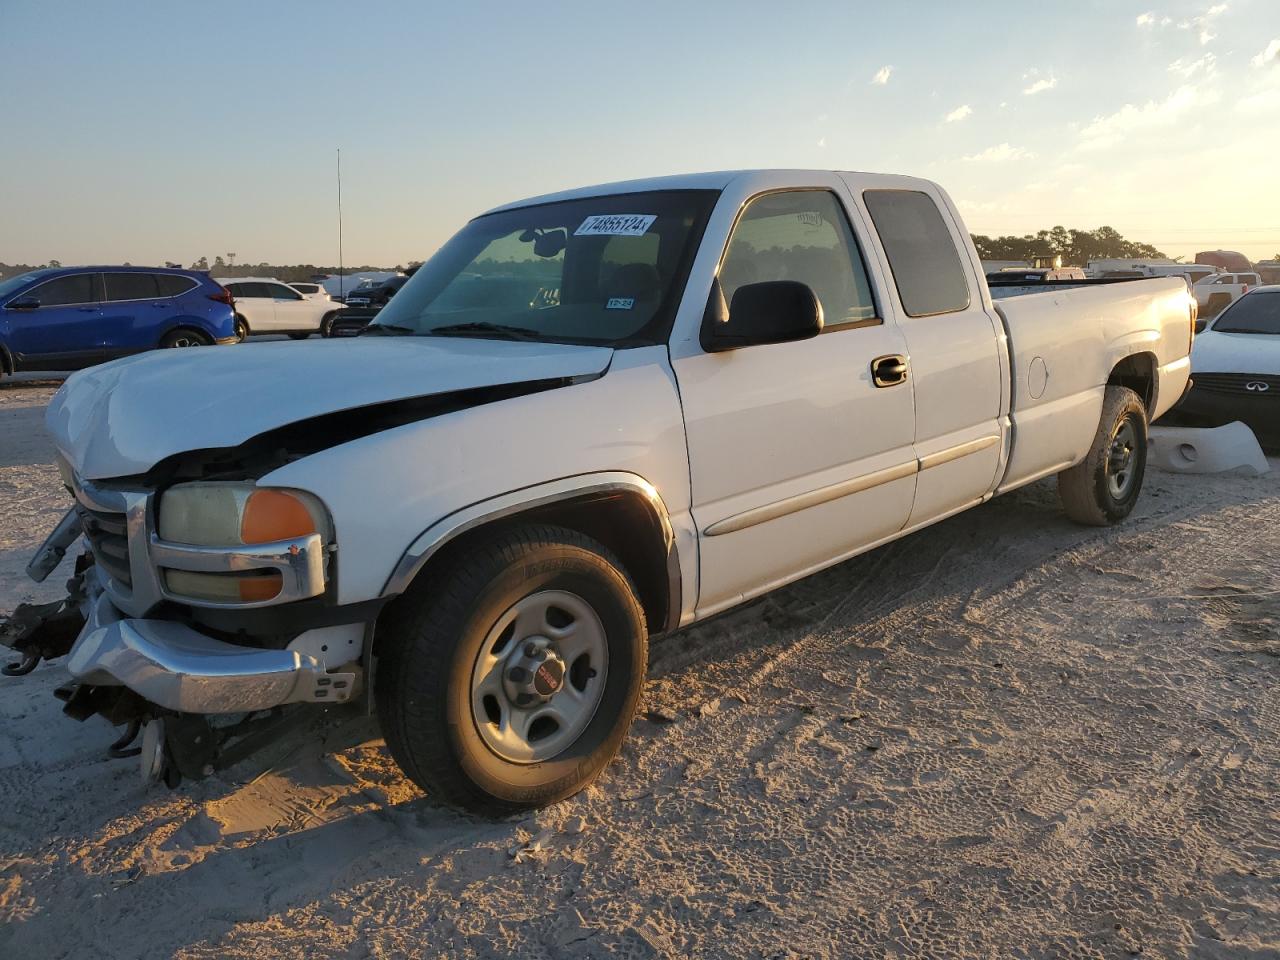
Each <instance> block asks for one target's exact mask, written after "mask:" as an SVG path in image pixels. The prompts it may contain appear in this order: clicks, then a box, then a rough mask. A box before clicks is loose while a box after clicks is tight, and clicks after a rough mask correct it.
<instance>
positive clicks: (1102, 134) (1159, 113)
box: [1078, 84, 1217, 150]
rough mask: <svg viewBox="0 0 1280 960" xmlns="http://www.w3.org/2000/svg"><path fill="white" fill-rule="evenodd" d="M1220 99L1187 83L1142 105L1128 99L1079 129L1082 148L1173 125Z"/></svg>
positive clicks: (1103, 145) (1101, 146)
mask: <svg viewBox="0 0 1280 960" xmlns="http://www.w3.org/2000/svg"><path fill="white" fill-rule="evenodd" d="M1215 99H1217V98H1216V96H1213V95H1211V94H1207V93H1205V92H1204V91H1202V90H1200V89H1199V88H1198V87H1195V86H1193V85H1191V84H1184V85H1183V86H1181V87H1179V88H1178V89H1177V90H1175V91H1173V93H1171V94H1169V96H1168V97H1166V98H1165V99H1164V100H1159V101H1157V100H1148V101H1147V102H1146V103H1144V104H1142V105H1141V106H1135V105H1134V104H1132V103H1126V104H1125V105H1124V106H1123V107H1121V108H1120V109H1119V110H1117V111H1116V112H1115V113H1112V114H1108V115H1107V116H1101V117H1094V119H1093V122H1092V123H1090V124H1089V125H1088V126H1086V127H1085V128H1084V129H1083V130H1081V131H1080V143H1079V144H1078V149H1080V150H1103V149H1105V148H1107V147H1111V146H1114V145H1115V144H1117V143H1120V142H1121V141H1123V140H1125V139H1127V138H1128V137H1130V136H1131V135H1133V134H1136V133H1143V132H1146V131H1149V130H1159V129H1163V128H1165V127H1170V126H1173V125H1174V124H1176V123H1177V122H1179V121H1180V120H1182V118H1183V117H1184V116H1186V114H1188V113H1190V112H1191V111H1193V110H1197V109H1199V108H1200V107H1202V106H1204V105H1205V104H1206V103H1209V102H1211V101H1212V100H1215Z"/></svg>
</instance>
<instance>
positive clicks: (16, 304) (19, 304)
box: [6, 297, 40, 310]
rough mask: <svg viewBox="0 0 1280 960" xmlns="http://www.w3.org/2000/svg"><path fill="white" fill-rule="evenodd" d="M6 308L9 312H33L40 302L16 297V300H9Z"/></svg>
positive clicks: (30, 298)
mask: <svg viewBox="0 0 1280 960" xmlns="http://www.w3.org/2000/svg"><path fill="white" fill-rule="evenodd" d="M6 306H7V307H8V308H9V309H10V310H34V309H36V307H38V306H40V301H39V300H37V299H36V298H35V297H18V299H17V300H10V301H9V302H8V303H7V304H6Z"/></svg>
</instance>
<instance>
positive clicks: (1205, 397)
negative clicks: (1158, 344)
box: [1172, 285, 1280, 446]
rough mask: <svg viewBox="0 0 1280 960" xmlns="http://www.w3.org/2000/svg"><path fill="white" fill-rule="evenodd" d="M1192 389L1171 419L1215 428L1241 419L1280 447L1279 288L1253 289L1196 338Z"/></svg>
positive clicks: (1272, 444) (1269, 442)
mask: <svg viewBox="0 0 1280 960" xmlns="http://www.w3.org/2000/svg"><path fill="white" fill-rule="evenodd" d="M1191 379H1192V382H1193V385H1192V387H1191V390H1190V392H1189V393H1188V394H1187V396H1186V398H1185V399H1184V400H1183V401H1182V403H1180V404H1178V406H1177V408H1176V409H1175V410H1174V411H1173V417H1172V419H1174V420H1176V421H1178V422H1181V423H1185V424H1188V425H1190V426H1205V427H1216V426H1221V425H1222V424H1224V423H1231V422H1232V421H1234V420H1240V421H1243V422H1244V423H1247V424H1248V425H1249V426H1250V427H1251V428H1252V429H1253V432H1254V433H1256V434H1257V435H1258V439H1259V440H1261V441H1262V442H1263V443H1264V444H1266V445H1268V446H1276V445H1280V285H1277V286H1266V287H1254V288H1253V289H1252V290H1250V291H1249V292H1248V293H1247V294H1245V295H1244V296H1242V297H1240V298H1239V299H1238V300H1236V301H1235V303H1233V304H1231V306H1229V307H1227V309H1225V310H1224V311H1222V313H1220V314H1219V315H1218V317H1217V318H1216V319H1215V320H1213V321H1212V322H1211V323H1210V324H1209V326H1208V328H1207V329H1206V330H1205V331H1204V332H1203V333H1201V334H1199V335H1198V336H1197V337H1196V341H1195V346H1194V347H1193V348H1192V351H1191Z"/></svg>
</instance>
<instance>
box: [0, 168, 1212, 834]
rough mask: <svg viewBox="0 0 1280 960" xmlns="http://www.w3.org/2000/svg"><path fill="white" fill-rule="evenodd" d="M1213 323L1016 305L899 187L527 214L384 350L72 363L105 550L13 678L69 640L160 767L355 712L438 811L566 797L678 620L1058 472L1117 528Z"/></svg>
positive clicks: (87, 496)
mask: <svg viewBox="0 0 1280 960" xmlns="http://www.w3.org/2000/svg"><path fill="white" fill-rule="evenodd" d="M1194 323H1195V305H1194V303H1193V302H1192V300H1191V298H1190V296H1189V294H1188V292H1187V287H1186V284H1185V282H1184V281H1183V280H1182V279H1181V278H1172V279H1155V280H1136V281H1131V282H1125V283H1098V284H1089V283H1082V284H1080V285H1077V286H1073V287H1071V288H1069V289H1053V290H1048V291H1046V292H1043V293H1038V294H1034V295H1028V296H1018V297H1009V298H1006V299H1001V300H999V301H998V302H995V301H993V300H992V297H991V294H990V291H989V290H988V288H987V284H986V282H985V279H984V277H983V273H982V270H981V265H980V263H979V260H978V256H977V254H976V253H975V251H974V248H973V245H972V244H971V242H970V240H969V235H968V233H967V232H966V230H965V228H964V225H963V223H962V221H961V218H960V215H959V214H958V212H957V211H956V208H955V206H954V204H953V203H952V202H951V200H950V199H949V198H948V196H947V195H946V193H944V192H943V191H942V190H941V189H940V188H939V187H938V186H936V185H935V184H933V183H930V182H927V181H924V180H918V179H912V178H908V177H900V176H881V175H871V174H861V173H843V172H823V171H794V170H787V171H772V170H765V171H750V172H735V173H709V174H698V175H691V176H679V177H667V178H662V179H654V180H645V181H638V182H631V183H620V184H613V185H609V186H598V187H589V188H586V189H581V190H574V191H570V192H567V193H561V194H556V195H553V196H545V197H538V198H535V199H531V200H525V201H521V202H519V203H513V204H510V205H508V206H504V207H500V208H498V209H496V210H492V211H490V212H489V213H486V214H484V215H482V216H479V217H476V218H475V219H474V220H472V221H471V222H470V223H468V224H467V225H466V226H465V227H464V228H463V229H462V230H461V232H459V233H458V234H457V235H456V236H455V237H453V239H452V240H450V241H449V242H448V243H447V244H445V245H444V246H443V247H442V248H441V249H440V251H439V252H438V253H437V254H436V255H435V256H434V257H432V258H431V259H430V260H429V261H428V262H427V263H426V264H425V265H424V266H423V267H422V268H421V269H420V270H419V271H418V272H417V273H416V274H415V275H414V276H413V277H412V279H410V280H409V281H408V283H406V284H405V286H404V288H403V290H401V292H400V293H399V294H398V295H397V296H396V297H395V299H394V300H393V301H391V303H390V304H388V306H387V307H386V308H385V309H384V310H383V311H382V312H381V313H380V314H379V315H378V318H377V321H376V322H375V323H374V324H373V325H371V326H370V328H369V329H368V331H367V332H366V333H365V334H364V335H362V336H360V337H359V338H356V339H354V340H349V341H309V342H307V343H303V344H292V343H291V344H273V343H265V344H258V345H253V346H245V347H241V348H237V349H235V350H210V351H203V350H193V351H183V352H167V353H165V354H163V355H155V356H141V357H135V358H129V359H125V360H120V361H117V362H114V363H110V364H107V365H105V366H101V367H97V368H95V369H92V370H87V371H84V372H81V373H77V374H75V375H74V376H72V377H71V378H70V379H69V380H67V382H66V384H65V385H64V386H63V387H62V389H61V390H60V391H59V392H58V394H57V396H56V397H55V398H54V400H53V402H52V404H51V405H50V408H49V412H48V427H49V430H50V432H51V434H52V436H53V439H54V441H55V443H56V446H57V450H58V466H59V468H60V470H61V473H62V478H63V480H64V481H65V484H66V487H67V489H68V491H69V494H70V496H71V497H73V498H74V499H73V504H72V507H71V509H70V510H69V511H68V513H67V515H66V517H65V519H64V520H63V521H62V522H61V524H60V525H59V526H58V527H57V528H56V529H55V530H54V531H53V532H52V533H51V534H50V536H49V539H48V540H47V541H46V543H45V545H44V546H43V547H42V548H41V549H40V551H39V552H38V553H37V554H36V556H35V558H34V559H33V560H32V562H31V565H30V567H29V572H30V574H31V575H32V576H33V577H34V578H35V579H37V580H39V579H41V578H43V577H46V576H48V575H49V574H50V573H51V572H52V571H53V570H54V569H55V568H56V567H57V566H58V564H59V561H60V559H61V557H62V556H63V554H64V553H65V552H66V551H67V550H69V549H70V548H71V547H72V546H73V544H74V543H75V542H76V541H77V540H81V539H82V540H83V543H84V546H85V548H86V549H85V551H84V553H83V554H82V555H81V556H80V557H79V559H78V560H77V561H76V564H75V570H74V575H73V577H72V579H71V580H70V582H69V594H68V596H67V598H66V599H65V600H64V601H62V602H61V603H59V604H56V605H49V606H46V607H29V606H28V607H22V608H19V610H18V611H16V612H15V614H14V615H13V617H12V618H11V620H10V622H9V623H8V625H7V626H6V627H4V628H3V629H2V630H0V633H2V634H3V635H4V638H5V641H6V642H7V643H8V645H9V646H12V647H14V648H15V650H16V651H17V652H18V654H19V655H20V659H19V660H18V661H16V662H15V663H13V664H11V665H10V666H9V667H8V668H7V670H8V672H10V673H12V674H21V673H24V672H29V671H30V670H31V669H32V668H33V667H34V666H35V665H36V664H38V663H39V661H40V660H41V658H52V657H56V656H63V655H65V656H66V658H67V659H66V664H67V667H68V669H69V672H70V682H69V683H68V684H66V685H65V686H64V687H62V688H60V690H59V695H60V696H61V697H62V699H64V700H65V701H66V711H67V712H68V713H70V714H71V715H72V716H74V717H77V718H79V719H85V718H87V717H89V716H92V715H94V714H100V715H102V716H104V717H106V718H107V719H108V720H109V721H111V722H112V723H114V724H117V725H120V726H122V727H124V733H123V735H122V736H121V738H120V739H119V741H117V743H116V744H114V745H113V750H114V752H115V753H117V754H128V753H134V752H138V751H140V753H141V758H142V760H141V762H142V765H143V772H144V775H146V776H149V777H154V778H158V779H164V780H166V781H167V782H169V783H170V784H174V783H176V782H177V781H178V780H179V779H180V778H181V777H183V776H188V777H199V776H201V775H203V774H207V773H208V772H210V771H211V770H214V769H219V768H220V767H221V766H222V765H225V764H226V763H229V762H230V761H231V760H232V759H234V758H238V757H240V756H243V755H244V752H245V749H244V744H245V743H246V742H250V743H252V742H262V740H263V738H264V737H266V738H268V739H269V737H270V736H271V734H270V731H271V730H272V729H273V727H272V724H274V723H283V722H285V720H284V719H282V718H287V717H288V715H289V714H290V713H295V714H296V711H297V709H299V708H290V709H288V710H286V709H283V708H285V707H286V705H292V704H312V705H326V704H329V705H333V704H339V703H345V704H347V705H348V706H349V707H350V706H352V705H356V706H359V705H365V706H366V707H367V709H369V710H371V711H373V712H375V713H376V715H377V717H378V720H379V723H380V726H381V729H382V731H383V733H384V735H385V737H386V741H387V745H388V747H389V749H390V752H391V754H392V756H393V757H394V758H395V760H396V761H397V762H398V763H399V764H400V766H401V767H402V768H403V770H404V772H405V773H406V774H407V775H408V776H409V777H410V778H412V779H413V780H414V781H416V782H417V783H418V784H420V785H421V786H422V787H423V788H424V789H425V790H426V791H427V792H428V794H429V795H430V796H432V797H434V798H436V799H437V800H440V801H442V802H447V803H452V804H456V805H459V806H462V807H465V808H468V809H471V810H474V811H478V812H482V813H489V814H496V813H504V812H508V811H512V810H518V809H521V808H528V807H534V806H538V805H542V804H547V803H550V802H553V801H556V800H558V799H561V798H563V797H566V796H569V795H571V794H573V793H574V792H575V791H578V790H581V789H582V788H583V787H584V786H585V785H586V784H588V783H589V782H591V780H592V779H593V778H594V777H596V776H597V775H598V774H599V773H600V771H601V770H602V769H603V768H604V766H605V765H606V764H607V763H608V762H609V761H610V759H611V758H612V757H613V756H614V755H615V753H616V752H617V750H618V749H619V746H620V744H621V743H622V740H623V738H624V737H625V735H626V733H627V729H628V727H629V725H630V723H631V719H632V715H633V713H634V712H635V709H636V705H637V702H638V700H639V698H640V695H641V687H642V684H643V681H644V677H645V670H646V658H647V644H648V640H649V638H650V637H651V636H653V635H654V634H659V633H663V632H666V631H672V630H676V629H679V628H681V627H685V626H687V625H689V624H692V623H695V622H697V621H699V620H702V619H704V618H706V617H709V616H712V615H713V614H716V613H718V612H720V611H722V610H725V609H727V608H729V607H732V606H734V605H735V604H739V603H742V602H743V601H745V600H747V599H749V598H751V597H754V596H757V595H758V594H761V593H763V592H765V591H767V590H771V589H773V588H775V587H778V586H779V585H781V584H785V583H787V582H789V581H792V580H795V579H797V578H799V577H803V576H805V575H807V574H810V573H813V572H814V571H816V570H820V569H822V568H823V567H826V566H828V565H830V564H834V563H839V562H840V561H842V560H845V559H847V558H849V557H852V556H854V555H855V554H858V553H861V552H863V551H866V550H870V549H872V548H874V547H876V546H878V545H879V544H883V543H885V542H887V541H890V540H893V539H895V538H897V537H901V536H904V535H906V534H908V533H910V532H912V531H914V530H919V529H920V528H921V527H924V526H927V525H928V524H931V523H936V522H937V521H939V520H941V519H943V518H944V517H948V516H950V515H952V514H954V513H957V512H958V511H961V510H965V509H967V508H968V507H971V506H974V505H975V504H980V503H982V502H984V501H985V500H988V499H990V498H991V497H994V496H995V495H997V494H1000V493H1004V492H1006V491H1008V490H1012V489H1014V488H1015V487H1019V486H1021V485H1023V484H1027V483H1031V482H1032V481H1035V480H1038V479H1040V478H1042V477H1047V476H1050V475H1053V474H1056V475H1057V483H1058V489H1059V491H1060V494H1061V501H1062V505H1063V507H1064V509H1065V510H1066V512H1067V514H1068V515H1069V516H1070V517H1072V518H1074V519H1075V520H1078V521H1080V522H1082V523H1086V524H1097V525H1105V524H1112V523H1116V522H1118V521H1120V520H1122V519H1123V518H1124V517H1125V516H1126V515H1127V514H1128V513H1129V512H1130V511H1131V510H1132V509H1133V506H1134V503H1135V501H1136V500H1137V499H1138V495H1139V492H1140V491H1141V488H1142V481H1143V470H1144V466H1145V462H1146V431H1147V423H1148V421H1150V420H1152V419H1154V418H1155V417H1158V416H1159V415H1160V414H1161V413H1163V412H1164V411H1165V410H1167V409H1168V408H1170V407H1171V406H1172V405H1173V404H1174V403H1175V402H1176V401H1177V400H1178V399H1179V398H1180V397H1181V395H1182V394H1183V392H1184V390H1185V388H1186V386H1187V383H1188V370H1189V361H1188V352H1189V349H1190V346H1191V342H1192V337H1193V335H1194V332H1193V328H1194ZM217 398H221V399H217ZM135 737H136V738H138V739H139V741H140V743H139V744H138V745H133V744H132V741H133V739H134V738H135ZM255 738H256V740H255Z"/></svg>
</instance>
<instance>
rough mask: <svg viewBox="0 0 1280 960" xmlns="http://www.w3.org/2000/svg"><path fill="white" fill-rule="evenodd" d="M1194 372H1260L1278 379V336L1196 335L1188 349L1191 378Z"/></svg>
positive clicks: (1279, 369)
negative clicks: (1189, 349) (1189, 352)
mask: <svg viewBox="0 0 1280 960" xmlns="http://www.w3.org/2000/svg"><path fill="white" fill-rule="evenodd" d="M1197 373H1260V374H1269V375H1271V376H1280V337H1273V336H1265V335H1263V334H1254V333H1215V332H1214V331H1213V330H1206V331H1205V332H1204V333H1201V334H1199V335H1197V336H1196V339H1195V344H1194V345H1193V346H1192V348H1191V378H1192V379H1193V380H1194V379H1195V375H1196V374H1197Z"/></svg>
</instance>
